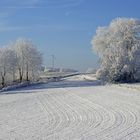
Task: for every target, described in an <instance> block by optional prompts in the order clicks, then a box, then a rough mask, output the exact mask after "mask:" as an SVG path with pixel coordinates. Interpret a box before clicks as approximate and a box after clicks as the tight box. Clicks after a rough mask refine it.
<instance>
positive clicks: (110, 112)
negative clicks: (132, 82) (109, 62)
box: [0, 76, 140, 140]
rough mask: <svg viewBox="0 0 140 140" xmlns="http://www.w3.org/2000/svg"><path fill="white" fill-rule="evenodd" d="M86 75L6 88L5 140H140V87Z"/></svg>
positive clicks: (0, 127)
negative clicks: (23, 86)
mask: <svg viewBox="0 0 140 140" xmlns="http://www.w3.org/2000/svg"><path fill="white" fill-rule="evenodd" d="M83 77H84V78H83ZM85 79H86V78H85V76H75V77H73V78H67V79H65V80H64V81H60V82H54V83H49V84H42V85H41V84H40V85H36V86H31V87H28V88H23V89H19V90H15V91H8V92H5V93H2V94H1V95H0V140H140V90H139V87H140V86H139V85H137V86H136V87H137V88H131V87H132V86H129V87H128V86H123V85H121V86H119V85H101V84H100V81H91V80H89V81H88V80H85Z"/></svg>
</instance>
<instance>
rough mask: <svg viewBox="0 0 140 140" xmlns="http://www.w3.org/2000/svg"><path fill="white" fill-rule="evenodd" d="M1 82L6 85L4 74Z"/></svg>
mask: <svg viewBox="0 0 140 140" xmlns="http://www.w3.org/2000/svg"><path fill="white" fill-rule="evenodd" d="M1 84H2V87H4V86H5V77H4V76H2V82H1Z"/></svg>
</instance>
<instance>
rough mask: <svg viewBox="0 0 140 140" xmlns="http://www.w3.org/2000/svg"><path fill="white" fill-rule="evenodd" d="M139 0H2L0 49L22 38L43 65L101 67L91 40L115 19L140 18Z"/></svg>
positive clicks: (73, 67) (74, 67)
mask: <svg viewBox="0 0 140 140" xmlns="http://www.w3.org/2000/svg"><path fill="white" fill-rule="evenodd" d="M139 5H140V1H139V0H59V1H58V0H24V1H23V0H21V1H19V0H1V1H0V36H1V37H0V46H3V45H6V44H7V43H8V42H10V41H15V40H16V39H17V38H20V37H23V38H28V39H31V40H32V41H33V42H34V43H35V44H36V45H37V47H38V48H39V50H40V51H41V52H42V53H43V55H44V65H45V66H48V67H51V66H52V55H55V57H56V60H55V62H54V67H60V68H72V69H76V70H80V71H86V70H87V69H88V68H96V67H97V66H98V56H97V55H96V53H93V51H92V46H91V40H92V38H93V36H94V35H95V33H96V29H97V27H98V26H107V25H108V24H109V23H110V22H111V21H112V20H113V19H114V18H117V17H127V18H131V17H132V18H138V19H140V14H139V12H140V9H139Z"/></svg>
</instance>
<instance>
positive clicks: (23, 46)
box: [14, 39, 42, 82]
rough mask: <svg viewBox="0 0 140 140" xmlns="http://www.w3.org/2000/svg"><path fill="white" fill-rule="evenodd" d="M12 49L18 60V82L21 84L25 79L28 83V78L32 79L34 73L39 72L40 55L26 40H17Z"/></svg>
mask: <svg viewBox="0 0 140 140" xmlns="http://www.w3.org/2000/svg"><path fill="white" fill-rule="evenodd" d="M14 49H15V52H16V54H17V59H18V63H17V67H18V73H19V80H20V82H22V80H23V78H24V77H25V79H26V80H27V81H29V78H31V77H34V75H35V74H34V73H38V72H39V70H40V68H41V65H42V55H41V54H40V52H39V51H38V50H37V48H36V46H35V45H34V44H33V43H32V41H30V40H28V39H18V40H17V41H16V42H15V45H14Z"/></svg>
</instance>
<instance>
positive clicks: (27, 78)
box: [26, 64, 29, 81]
mask: <svg viewBox="0 0 140 140" xmlns="http://www.w3.org/2000/svg"><path fill="white" fill-rule="evenodd" d="M26 81H29V70H28V64H27V67H26Z"/></svg>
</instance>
